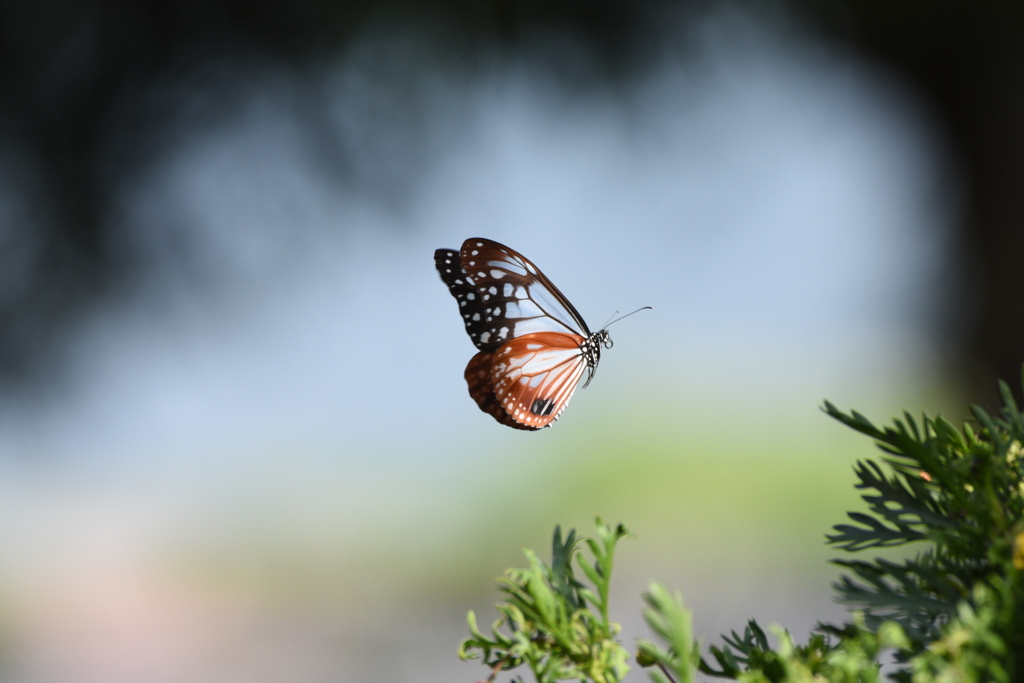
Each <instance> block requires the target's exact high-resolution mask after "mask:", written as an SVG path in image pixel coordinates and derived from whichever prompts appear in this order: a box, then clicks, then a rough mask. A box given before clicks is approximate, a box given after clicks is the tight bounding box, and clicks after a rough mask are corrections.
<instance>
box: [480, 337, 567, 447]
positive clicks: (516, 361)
mask: <svg viewBox="0 0 1024 683" xmlns="http://www.w3.org/2000/svg"><path fill="white" fill-rule="evenodd" d="M584 341H585V340H584V339H583V337H580V336H579V335H574V334H566V333H560V332H537V333H534V334H527V335H524V336H522V337H516V338H515V339H513V340H511V341H509V342H507V343H505V344H503V345H502V346H501V347H500V348H499V349H498V350H497V351H496V352H495V353H494V354H492V355H493V357H492V358H491V359H490V364H491V368H490V370H491V382H492V387H491V390H492V394H493V396H494V399H495V401H496V403H497V404H498V406H500V407H502V408H504V410H505V413H506V414H507V415H508V416H509V417H511V419H512V420H514V421H515V422H517V423H519V424H521V425H525V426H526V427H528V428H531V429H540V428H541V427H547V426H548V425H549V424H551V423H552V422H554V421H555V420H557V419H558V416H559V415H560V414H561V412H562V411H563V410H565V407H566V406H567V405H569V399H570V398H572V394H573V392H574V391H575V390H576V386H577V385H578V384H579V382H580V379H581V378H582V377H583V373H584V371H585V370H586V368H587V362H586V358H585V357H584V354H583V351H582V350H581V345H582V344H583V342H584ZM477 355H481V354H477ZM470 365H471V366H472V363H470ZM466 372H467V379H468V374H469V368H466ZM472 393H473V391H472V385H470V394H471V395H472ZM474 398H476V397H475V396H474ZM477 405H480V407H481V409H482V410H483V409H484V408H483V404H482V403H481V400H480V399H477ZM485 412H490V411H485ZM491 414H492V415H493V413H491ZM498 421H499V422H502V424H508V423H507V422H504V421H503V420H500V419H499V420H498Z"/></svg>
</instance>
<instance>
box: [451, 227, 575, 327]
mask: <svg viewBox="0 0 1024 683" xmlns="http://www.w3.org/2000/svg"><path fill="white" fill-rule="evenodd" d="M459 258H460V262H461V264H462V269H463V272H464V273H465V274H466V275H467V277H469V279H470V280H471V281H472V283H473V286H474V287H475V288H476V290H477V294H478V296H479V301H480V302H481V305H482V306H483V309H484V311H483V313H484V317H483V320H484V322H485V323H487V329H485V330H484V331H483V332H481V340H482V341H483V342H484V343H489V342H493V341H494V340H495V339H496V340H498V342H499V343H500V342H503V341H506V340H508V339H514V338H515V337H519V336H522V335H524V334H531V333H534V332H564V333H570V334H576V335H580V336H583V337H584V338H586V337H589V336H590V330H589V329H588V328H587V324H586V323H585V322H584V321H583V317H582V316H580V314H579V312H578V311H577V310H576V309H575V308H574V307H573V305H572V304H571V303H569V300H568V299H566V298H565V296H564V295H563V294H562V293H561V292H560V291H558V288H557V287H555V285H554V284H552V283H551V281H550V280H548V279H547V277H545V275H544V273H542V272H541V271H540V269H539V268H537V266H535V265H533V263H531V262H530V260H529V259H527V258H526V257H525V256H523V255H522V254H520V253H518V252H517V251H515V250H514V249H511V248H509V247H506V246H504V245H501V244H498V243H497V242H492V241H491V240H488V239H484V238H482V237H473V238H470V239H468V240H466V241H465V242H463V244H462V250H461V251H460V252H459Z"/></svg>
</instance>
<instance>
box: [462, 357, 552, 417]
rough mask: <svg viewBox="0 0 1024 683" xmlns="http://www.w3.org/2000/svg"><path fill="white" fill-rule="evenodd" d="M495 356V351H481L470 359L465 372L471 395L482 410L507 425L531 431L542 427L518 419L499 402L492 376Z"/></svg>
mask: <svg viewBox="0 0 1024 683" xmlns="http://www.w3.org/2000/svg"><path fill="white" fill-rule="evenodd" d="M493 358H494V354H493V353H487V352H486V351H481V352H480V353H478V354H476V355H475V356H473V358H472V359H471V360H470V361H469V365H467V366H466V373H465V377H466V384H468V385H469V395H470V396H472V397H473V400H474V401H476V404H477V405H478V406H479V407H480V410H482V411H484V412H485V413H487V414H488V415H490V416H491V417H493V418H494V419H495V420H497V421H498V422H500V423H501V424H503V425H505V426H507V427H512V428H513V429H525V430H529V431H535V430H537V429H540V427H531V426H528V425H525V424H522V423H520V422H518V421H516V420H515V419H514V418H513V417H512V416H511V415H510V414H509V413H508V412H506V411H505V409H504V408H502V407H501V404H500V403H498V397H497V396H496V395H495V393H494V379H493V378H492V376H491V367H492V362H493Z"/></svg>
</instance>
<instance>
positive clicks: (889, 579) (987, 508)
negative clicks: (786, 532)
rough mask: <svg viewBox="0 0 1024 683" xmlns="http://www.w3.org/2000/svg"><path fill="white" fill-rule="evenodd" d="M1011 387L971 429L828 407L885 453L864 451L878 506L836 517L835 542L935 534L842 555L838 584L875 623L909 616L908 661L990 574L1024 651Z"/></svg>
mask: <svg viewBox="0 0 1024 683" xmlns="http://www.w3.org/2000/svg"><path fill="white" fill-rule="evenodd" d="M1000 392H1001V394H1002V398H1003V404H1004V405H1003V408H1002V409H1001V410H1000V411H999V413H998V414H997V415H996V416H990V415H989V414H988V413H986V412H985V411H984V410H982V409H981V408H979V407H977V406H974V407H972V409H971V412H972V414H973V418H974V419H973V421H971V422H968V423H966V424H964V426H963V427H962V428H961V429H957V428H956V427H954V426H953V425H952V424H950V423H949V422H948V421H946V420H944V419H943V418H941V417H935V418H931V417H928V416H927V415H924V416H922V418H921V419H920V420H919V421H918V420H915V419H914V418H913V417H912V416H911V415H910V414H908V413H904V415H903V418H902V419H897V420H894V422H893V424H892V426H889V427H885V428H879V427H876V426H875V425H874V424H872V423H871V422H870V421H869V420H868V419H867V418H866V417H864V416H863V415H861V414H860V413H857V412H855V411H854V412H850V413H849V414H846V413H843V412H841V411H840V410H838V409H837V408H836V407H835V406H833V405H832V404H831V403H828V402H826V403H825V407H824V410H825V412H826V413H828V414H829V415H831V416H832V417H834V418H835V419H837V420H839V421H840V422H842V423H843V424H845V425H847V426H849V427H851V428H853V429H855V430H857V431H859V432H861V433H863V434H865V435H867V436H869V437H871V438H872V439H874V440H875V442H876V445H877V446H878V448H879V449H880V450H881V451H882V452H883V453H884V456H883V457H882V458H881V461H882V464H880V463H878V462H874V461H870V460H868V461H862V462H858V463H857V465H856V467H855V469H854V472H855V474H856V476H857V479H858V483H857V485H856V486H857V488H858V489H860V490H861V491H863V492H864V493H863V495H862V497H863V499H864V501H865V502H866V503H867V504H868V509H869V514H865V513H858V512H851V513H849V518H850V520H851V521H852V522H853V524H837V525H836V526H835V527H833V528H834V531H835V533H833V534H831V535H829V536H828V537H827V538H828V541H829V543H831V544H833V545H836V546H837V547H839V548H842V549H843V550H846V551H849V552H858V551H862V550H867V549H870V548H881V547H892V546H901V545H906V544H909V543H915V542H923V543H924V544H925V545H926V547H924V548H922V550H921V552H919V553H918V554H916V555H915V556H914V557H912V558H909V559H906V560H903V561H901V562H893V561H889V560H885V559H882V558H876V559H874V560H872V561H863V560H848V559H837V560H834V562H835V563H836V564H838V565H839V566H841V567H844V568H845V569H847V570H849V572H850V574H849V575H844V576H843V577H841V578H840V580H839V581H838V582H837V583H835V584H833V585H834V587H835V589H836V592H837V593H838V596H839V600H840V602H843V603H846V604H849V605H851V606H854V607H856V608H858V609H859V610H862V611H863V614H864V623H865V625H866V627H867V628H868V629H869V630H872V631H873V630H876V629H877V628H878V627H879V626H880V625H881V624H882V623H883V622H885V621H893V622H895V623H897V624H899V626H900V627H901V628H902V630H903V632H904V633H905V634H906V637H907V638H908V639H909V647H908V648H907V649H906V651H905V654H904V656H903V657H902V659H903V660H904V661H905V660H907V659H909V657H910V654H909V653H913V652H919V651H921V650H922V649H923V648H924V647H925V646H926V645H927V644H929V643H932V642H935V641H937V640H939V639H940V638H941V637H942V634H943V633H944V632H945V627H946V626H947V625H948V624H950V623H951V622H952V621H953V620H954V619H957V618H958V615H961V616H962V614H963V609H964V605H966V606H968V607H972V608H973V607H976V605H974V601H975V596H976V595H978V592H977V590H976V589H977V587H978V586H979V585H983V584H984V585H989V586H996V585H999V586H1009V589H1006V590H1002V591H1001V592H1000V593H999V595H1001V596H1002V598H1001V599H1003V601H1004V603H1005V604H1004V605H1003V607H1004V609H1003V611H1002V612H1000V610H999V609H996V608H994V607H992V609H993V610H995V611H994V613H1002V614H1004V617H1005V618H1003V622H999V620H998V619H995V618H993V619H994V621H993V628H994V629H996V631H999V630H1000V628H1002V629H1004V630H1003V632H1002V637H1003V638H1004V640H1006V641H1007V644H1008V645H1009V646H1010V647H1011V648H1013V647H1018V648H1020V649H1019V651H1020V652H1022V653H1024V632H1016V633H1015V632H1014V630H1015V629H1016V628H1017V627H1016V626H1013V627H1011V622H1019V621H1020V620H1021V618H1020V617H1015V616H1014V615H1015V614H1016V612H1017V611H1019V610H1021V609H1024V602H1022V593H1021V590H1020V589H1021V581H1020V580H1019V579H1018V572H1019V571H1020V568H1024V567H1020V568H1018V567H1016V566H1015V565H1014V557H1015V555H1014V553H1015V547H1016V546H1015V543H1016V539H1017V538H1018V536H1019V535H1020V534H1021V533H1024V446H1022V444H1024V415H1022V413H1021V411H1020V410H1019V408H1018V407H1017V404H1016V401H1015V400H1014V398H1013V394H1012V392H1011V391H1010V389H1009V387H1007V386H1006V384H1004V383H1000ZM883 464H884V465H888V467H887V468H883ZM1019 564H1021V565H1024V562H1020V563H1019ZM988 594H990V593H986V595H988ZM990 607H991V606H990ZM1000 623H1001V624H1002V625H1001V626H1000ZM822 628H823V629H824V630H825V631H826V632H831V633H834V634H839V633H840V632H841V631H842V629H841V628H838V627H835V626H827V625H823V626H822ZM909 675H910V674H909V671H907V672H905V674H904V676H903V677H909Z"/></svg>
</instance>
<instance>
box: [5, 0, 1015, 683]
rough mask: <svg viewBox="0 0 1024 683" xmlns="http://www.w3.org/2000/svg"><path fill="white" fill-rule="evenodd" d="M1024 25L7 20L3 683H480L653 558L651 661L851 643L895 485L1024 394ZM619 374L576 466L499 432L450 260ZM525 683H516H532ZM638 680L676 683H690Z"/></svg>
mask: <svg viewBox="0 0 1024 683" xmlns="http://www.w3.org/2000/svg"><path fill="white" fill-rule="evenodd" d="M1022 28H1024V8H1022V7H1021V6H1020V5H1018V4H1015V3H1010V2H1006V3H1001V2H988V3H975V4H971V5H969V6H968V5H960V4H957V3H936V2H924V1H923V0H921V1H910V2H904V3H900V4H899V6H898V7H894V6H892V4H891V3H887V2H880V1H879V2H875V1H859V2H844V1H842V0H829V1H827V2H803V1H802V0H790V1H786V0H779V1H778V2H774V3H769V4H765V3H760V2H745V1H743V0H734V1H726V0H720V1H715V0H710V1H707V0H690V1H688V2H685V1H680V2H671V1H669V0H660V1H659V0H652V1H650V2H636V1H633V2H618V1H613V0H599V1H591V2H577V1H568V0H557V1H554V2H544V3H541V2H509V1H505V0H494V1H490V2H473V1H469V0H447V1H438V2H434V3H431V4H427V3H411V2H402V1H400V0H392V1H386V0H381V1H378V2H369V1H368V0H363V1H362V2H359V1H355V2H341V1H340V0H333V1H327V0H300V1H299V2H282V1H281V0H249V1H248V2H235V1H233V0H221V1H219V2H195V1H192V0H174V1H169V0H140V1H137V2H114V1H109V2H101V1H98V0H41V1H40V2H35V3H24V2H16V1H15V0H7V1H5V2H2V3H0V675H2V677H3V680H5V681H16V682H25V683H37V682H40V683H41V682H51V681H54V682H56V681H60V682H66V683H79V682H82V683H85V682H92V681H96V682H99V681H103V682H112V683H116V682H120V681H126V682H127V681H153V682H163V681H168V682H170V681H195V682H203V681H211V682H212V681H217V682H233V681H252V682H256V683H261V682H272V681H384V680H387V681H414V680H415V681H417V682H419V683H423V682H431V681H438V682H440V681H467V682H468V681H474V680H477V679H480V678H484V677H486V674H487V672H486V671H485V670H484V668H483V667H481V666H479V664H467V663H462V662H459V661H458V660H457V658H456V656H455V650H456V647H457V645H458V642H459V640H460V639H461V638H462V637H464V635H466V628H465V622H464V619H465V613H466V611H467V610H468V609H471V608H472V609H474V610H476V612H477V614H478V616H479V617H480V619H481V621H482V622H483V623H488V622H489V621H490V620H491V619H493V618H494V616H495V613H494V611H493V607H492V605H493V602H494V601H495V600H496V598H497V593H496V591H495V590H494V583H493V579H494V577H495V576H497V575H499V574H500V573H501V572H502V571H504V569H505V568H507V567H509V566H513V565H521V564H522V563H523V558H522V555H521V552H520V549H521V548H522V547H523V546H532V547H535V548H537V549H538V550H540V551H541V555H542V556H543V557H545V558H547V557H548V556H549V555H548V553H549V549H548V543H549V542H550V540H549V539H550V533H551V530H552V528H553V527H554V525H555V524H556V523H561V524H562V525H563V526H576V527H577V528H579V529H580V531H581V532H582V533H584V534H586V533H588V532H590V531H591V530H592V528H593V527H592V520H593V517H594V516H595V515H598V514H600V515H602V516H604V518H605V519H607V520H609V521H611V522H617V521H622V522H624V523H625V524H626V525H627V526H628V527H630V528H631V529H632V530H633V531H634V532H635V533H636V536H637V537H636V538H635V539H633V540H629V541H626V542H624V543H623V545H622V546H621V547H620V552H619V566H618V571H619V574H618V576H617V577H616V580H615V581H614V582H613V590H614V591H616V593H615V594H614V595H613V617H614V618H616V619H617V620H618V621H620V622H622V623H623V625H624V632H623V642H624V643H626V644H627V645H628V646H629V647H632V646H633V644H634V643H635V640H636V638H638V637H648V635H649V634H648V633H647V631H646V629H645V627H644V626H643V623H642V620H641V618H640V607H641V601H640V592H641V591H642V590H643V588H644V586H645V585H646V583H647V582H648V581H649V580H651V579H659V580H662V581H664V582H666V583H667V584H668V585H669V586H671V587H673V588H678V589H681V590H682V591H683V594H684V596H685V597H686V599H687V601H688V603H689V604H690V606H691V607H693V608H694V610H695V622H696V628H697V631H698V634H699V636H700V637H702V638H703V639H704V641H705V643H716V642H718V634H719V633H721V632H722V631H725V630H728V629H741V628H742V626H743V624H744V623H745V621H746V619H748V618H750V617H757V618H758V619H759V620H760V621H762V623H764V624H768V623H781V624H784V625H786V626H788V627H789V628H790V629H791V630H792V631H793V632H794V633H795V634H796V635H798V636H800V637H803V636H804V635H805V634H806V633H807V631H808V630H809V629H810V628H811V627H813V625H814V624H815V622H817V621H818V620H829V619H832V620H836V619H841V618H842V617H843V609H842V608H841V607H839V606H836V605H834V604H832V603H831V595H830V593H831V591H830V588H829V581H830V580H831V579H832V578H834V577H835V575H836V574H837V572H836V571H835V570H834V569H833V568H831V567H830V566H829V565H828V564H827V559H828V558H830V557H834V556H836V555H838V552H836V551H832V550H830V549H828V548H825V547H824V545H823V541H824V533H826V532H827V531H828V530H829V527H830V526H831V525H832V524H834V523H837V522H839V521H841V520H842V517H843V513H844V511H845V510H849V509H852V508H856V507H857V506H858V500H857V498H856V492H855V491H854V490H853V488H852V483H853V475H852V472H851V469H850V468H851V464H852V462H853V461H854V459H856V458H858V457H867V456H870V455H872V453H873V450H872V447H871V444H870V443H869V442H868V441H867V440H866V439H863V438H860V437H858V436H856V435H854V434H852V433H848V430H845V429H844V428H842V427H841V426H840V425H838V424H835V423H833V422H832V421H830V420H829V419H828V418H827V417H825V416H824V415H823V414H822V413H821V412H820V410H819V406H820V405H821V402H822V400H823V399H825V398H828V399H829V400H831V401H833V402H835V403H836V404H837V405H839V406H841V407H843V408H850V407H853V408H856V409H858V410H860V411H861V412H864V413H866V414H867V415H869V416H871V417H872V418H874V419H875V420H876V421H885V420H887V419H888V418H889V417H890V416H891V415H894V414H895V413H896V412H897V411H898V410H900V409H902V408H904V407H906V408H909V409H911V410H912V411H915V412H916V411H920V410H927V411H930V412H935V411H944V412H945V413H946V414H947V415H949V416H950V417H951V418H954V419H956V420H959V419H960V418H961V417H963V415H964V414H965V413H966V404H967V402H968V401H975V402H980V403H982V404H983V405H992V404H993V396H994V391H993V389H994V381H995V378H996V377H1004V378H1006V379H1008V380H1010V381H1011V382H1013V383H1014V384H1016V383H1017V379H1016V378H1018V377H1019V367H1020V363H1021V361H1022V360H1024V354H1021V352H1020V349H1021V347H1022V344H1024V316H1021V315H1020V312H1021V303H1022V298H1024V289H1022V288H1021V287H1020V279H1019V275H1018V269H1019V265H1020V263H1021V262H1022V257H1024V232H1022V231H1021V230H1020V229H1019V225H1020V220H1021V215H1022V209H1024V207H1022V206H1021V203H1022V202H1024V192H1022V191H1021V190H1022V187H1024V185H1022V181H1024V155H1022V151H1024V128H1022V127H1021V125H1020V121H1022V120H1024V78H1022V76H1024V43H1021V41H1020V40H1019V36H1020V35H1021V29H1022ZM470 236H486V237H489V238H492V239H495V240H498V241H501V242H504V243H506V244H508V245H510V246H512V247H514V248H515V249H517V250H520V251H522V252H523V253H524V254H526V255H527V256H528V257H530V258H531V259H532V260H533V261H534V262H535V263H537V264H538V265H539V266H540V267H541V268H543V269H544V270H545V272H546V273H547V274H548V275H549V276H550V277H551V278H552V280H554V281H555V282H556V283H557V284H558V285H559V287H560V288H561V289H562V290H563V291H564V292H565V293H566V295H567V296H569V297H570V298H571V299H572V301H573V302H574V304H575V305H576V307H577V308H578V309H579V310H580V311H581V312H582V313H583V315H584V316H585V317H586V318H587V320H588V322H589V323H590V326H591V327H592V328H595V329H596V328H597V327H598V326H599V325H600V324H601V322H602V321H604V320H606V319H607V318H608V317H609V316H610V315H611V314H612V312H613V311H616V310H618V311H629V310H632V309H634V308H638V307H640V306H653V309H654V310H653V311H650V312H644V313H643V314H641V315H637V316H634V317H633V318H630V319H629V320H628V321H623V322H622V323H620V324H618V325H616V326H615V327H614V328H613V329H612V335H613V338H614V339H615V342H616V344H615V348H614V350H613V351H610V352H607V353H606V354H605V355H604V359H603V362H602V364H601V367H600V370H599V372H598V376H597V377H596V379H595V382H594V383H593V384H592V385H591V386H590V387H589V388H588V389H587V390H586V391H581V392H579V393H578V394H577V396H576V397H575V399H574V400H573V404H572V406H571V408H570V409H569V410H567V411H566V413H565V414H564V415H563V417H562V418H561V419H560V420H559V422H558V424H557V425H556V426H555V428H554V429H549V430H543V431H541V432H538V433H522V432H517V431H514V430H511V429H507V428H504V427H501V426H499V425H498V424H497V423H496V422H494V421H493V420H492V419H491V418H490V417H488V416H486V415H484V414H483V413H481V412H480V411H478V410H477V408H476V406H475V405H474V404H473V402H472V401H471V399H470V398H469V397H468V396H467V392H466V387H465V384H464V382H463V379H462V371H463V368H464V366H465V364H466V362H467V361H468V360H469V358H470V357H471V356H472V354H473V352H474V349H473V347H472V345H471V344H470V342H469V340H468V338H467V337H466V336H465V334H464V332H463V329H462V325H461V323H460V320H459V318H458V314H457V312H456V306H455V304H454V302H453V300H452V299H451V297H450V296H449V294H448V292H447V291H446V288H445V287H444V286H443V285H442V283H441V282H440V280H439V279H438V277H437V275H436V274H435V273H434V270H433V261H432V251H433V250H434V249H435V248H438V247H452V248H458V246H459V245H460V244H461V242H462V240H463V239H465V238H467V237H470ZM507 678H508V675H507V674H506V675H504V676H503V677H502V678H501V680H503V681H504V680H507ZM645 679H646V676H645V674H644V673H643V672H641V671H639V670H634V671H633V672H632V673H631V674H630V677H629V680H631V681H641V680H645Z"/></svg>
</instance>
